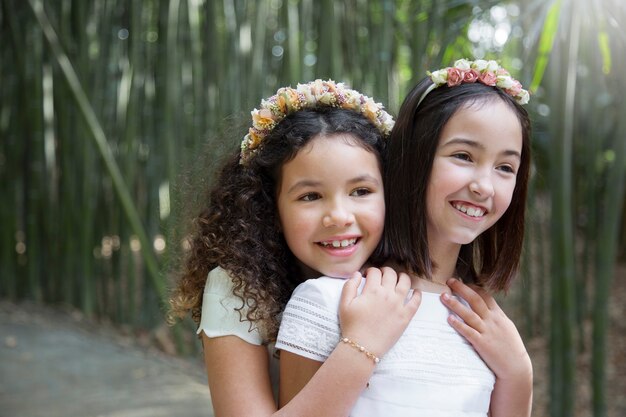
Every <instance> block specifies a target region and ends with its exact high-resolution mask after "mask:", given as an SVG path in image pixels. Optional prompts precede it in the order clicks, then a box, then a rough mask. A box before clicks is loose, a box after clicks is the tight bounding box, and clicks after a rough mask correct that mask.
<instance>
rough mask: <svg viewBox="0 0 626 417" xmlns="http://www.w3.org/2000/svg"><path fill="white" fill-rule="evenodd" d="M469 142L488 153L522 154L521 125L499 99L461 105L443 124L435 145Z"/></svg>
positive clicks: (515, 114)
mask: <svg viewBox="0 0 626 417" xmlns="http://www.w3.org/2000/svg"><path fill="white" fill-rule="evenodd" d="M455 138H460V139H471V140H472V141H475V142H477V143H479V144H481V145H482V147H484V148H488V149H490V150H496V149H506V150H511V151H516V152H518V153H520V154H521V151H522V140H523V136H522V124H521V122H520V120H519V117H518V115H517V113H516V112H515V110H514V109H513V108H511V106H509V105H508V104H507V103H505V102H504V101H502V100H500V99H497V98H495V99H486V100H479V101H474V102H471V103H467V104H465V105H463V106H461V107H460V108H459V109H458V110H457V111H456V112H455V113H454V114H453V115H452V117H450V119H449V120H448V122H447V123H446V124H445V125H444V127H443V129H442V131H441V135H440V140H439V146H445V145H446V143H447V142H448V141H450V140H452V139H455Z"/></svg>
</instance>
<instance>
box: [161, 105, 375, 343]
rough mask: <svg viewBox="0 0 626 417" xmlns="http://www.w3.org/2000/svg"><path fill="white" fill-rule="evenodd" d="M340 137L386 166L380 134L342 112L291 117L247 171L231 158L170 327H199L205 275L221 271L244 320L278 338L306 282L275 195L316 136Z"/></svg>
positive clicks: (200, 221)
mask: <svg viewBox="0 0 626 417" xmlns="http://www.w3.org/2000/svg"><path fill="white" fill-rule="evenodd" d="M340 133H341V134H349V135H350V136H352V137H353V138H354V139H355V141H354V143H355V144H356V145H358V146H362V147H363V148H364V149H367V150H368V151H371V152H373V153H375V154H376V156H377V157H378V159H379V162H380V164H381V167H382V163H383V160H384V156H383V153H384V150H385V146H384V142H383V138H382V135H381V133H380V131H379V130H378V129H377V128H376V127H375V126H374V125H373V124H372V123H371V122H370V121H369V120H368V119H366V118H365V117H364V116H362V115H360V114H358V113H356V112H353V111H350V110H343V109H338V108H319V109H315V110H303V111H298V112H295V113H293V114H290V115H289V116H287V117H286V118H285V119H283V120H282V121H281V122H280V123H279V124H278V125H277V126H276V127H275V128H274V130H273V131H272V132H271V133H270V134H268V135H267V136H266V137H265V138H264V140H263V143H262V145H261V146H260V148H259V150H258V152H256V154H255V156H254V158H252V159H251V160H250V161H249V162H248V163H247V164H246V165H245V166H244V165H241V164H240V155H239V151H238V150H237V151H235V152H233V154H232V155H231V156H230V157H229V158H228V159H227V160H226V161H225V164H224V165H223V167H222V168H221V170H220V171H219V172H218V175H217V180H216V182H215V185H214V186H213V187H212V188H211V190H210V193H209V196H208V199H207V201H205V202H204V206H205V208H204V209H202V210H201V212H200V214H199V215H198V216H197V217H196V218H195V219H194V226H195V229H194V230H193V231H192V234H191V237H190V240H189V243H190V250H189V252H188V253H187V256H186V259H185V262H184V265H183V267H182V271H181V272H180V273H179V274H178V278H177V282H176V285H175V287H174V288H173V290H172V291H171V296H170V300H169V302H170V310H169V312H168V321H169V322H170V323H173V322H175V321H176V319H177V318H182V317H185V316H186V315H187V314H188V313H191V317H192V318H193V319H194V321H195V322H196V323H199V321H200V316H201V312H202V295H203V292H204V287H205V284H206V280H207V275H208V273H209V272H210V271H211V270H212V269H213V268H216V267H218V266H219V267H222V268H223V269H225V270H226V271H227V272H228V273H229V275H230V277H231V279H232V282H233V294H234V295H235V296H237V297H238V298H240V299H241V301H242V303H241V307H240V308H239V309H238V310H239V314H240V319H241V320H248V321H249V322H250V326H251V328H253V327H258V328H259V330H261V331H262V332H263V334H264V335H265V336H266V338H267V340H274V339H275V338H276V334H277V332H278V327H279V324H280V313H281V312H282V310H283V309H284V307H285V305H286V303H287V301H288V300H289V297H290V295H291V292H292V291H293V289H294V288H295V286H296V285H297V284H299V283H300V281H301V278H302V276H303V275H302V272H301V271H300V269H299V266H298V263H297V260H296V259H295V257H294V256H293V254H292V253H291V251H290V250H289V248H288V246H287V244H286V242H285V239H284V237H283V235H282V233H281V231H280V219H279V217H278V211H277V208H276V190H277V189H278V184H279V181H280V175H281V168H282V166H283V164H285V163H286V162H288V161H290V160H291V159H293V158H294V157H295V156H296V154H297V153H298V151H299V150H300V149H302V148H303V147H304V146H305V145H306V144H307V143H308V142H309V141H310V140H311V139H312V138H314V137H316V136H318V135H333V134H340ZM244 307H245V310H247V312H246V313H245V317H244V314H243V310H244Z"/></svg>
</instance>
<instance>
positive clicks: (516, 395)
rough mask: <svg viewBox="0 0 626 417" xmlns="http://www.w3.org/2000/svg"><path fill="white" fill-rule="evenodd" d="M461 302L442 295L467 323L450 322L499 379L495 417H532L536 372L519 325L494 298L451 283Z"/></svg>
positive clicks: (494, 398)
mask: <svg viewBox="0 0 626 417" xmlns="http://www.w3.org/2000/svg"><path fill="white" fill-rule="evenodd" d="M448 285H449V286H450V288H451V289H452V291H454V292H455V293H457V294H459V295H460V296H461V297H462V298H463V299H465V300H466V301H467V302H468V304H469V308H468V307H467V306H466V305H464V304H463V303H461V302H460V301H459V300H457V299H455V298H453V297H449V296H448V295H447V294H442V298H441V299H442V302H443V303H444V304H445V305H446V306H447V307H448V308H450V310H452V311H453V312H454V313H456V314H457V315H458V316H459V317H460V318H461V319H462V320H463V321H461V320H459V319H458V318H456V317H454V316H453V315H450V317H449V318H448V322H449V323H450V325H451V326H452V327H454V329H455V330H456V331H458V332H459V333H460V334H461V335H462V336H463V337H465V338H466V339H467V341H468V342H469V343H471V344H472V346H473V347H474V349H476V352H478V354H479V355H480V356H481V358H482V359H483V360H484V361H485V363H486V364H487V366H489V368H491V370H492V371H493V372H494V374H495V375H496V383H495V386H494V389H493V392H492V394H491V404H490V408H489V415H490V416H491V417H502V416H505V417H528V416H530V412H531V408H532V396H533V369H532V363H531V361H530V357H529V356H528V352H527V351H526V348H525V347H524V342H523V341H522V338H521V336H520V334H519V332H518V331H517V329H516V327H515V324H513V322H512V321H511V320H510V319H509V318H508V317H507V316H506V314H505V313H504V311H502V309H501V308H500V306H499V305H498V303H496V301H495V300H494V298H493V297H492V296H491V295H489V294H488V293H487V292H486V291H484V290H483V289H481V288H478V287H469V286H467V285H465V284H463V283H462V282H461V281H459V280H455V279H451V280H448Z"/></svg>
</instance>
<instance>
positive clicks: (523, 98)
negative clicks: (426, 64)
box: [418, 59, 530, 106]
mask: <svg viewBox="0 0 626 417" xmlns="http://www.w3.org/2000/svg"><path fill="white" fill-rule="evenodd" d="M426 74H427V75H428V76H429V77H430V79H431V80H432V82H433V84H432V85H431V86H430V87H428V88H427V89H426V91H425V92H424V94H422V96H421V97H420V99H419V102H418V106H419V103H421V102H422V101H423V100H424V98H425V97H426V96H427V95H428V93H430V92H431V91H433V90H434V89H435V88H437V87H440V86H442V85H447V86H448V87H455V86H457V85H461V84H463V83H476V82H478V83H482V84H485V85H488V86H491V87H498V88H500V89H502V90H503V91H504V92H505V93H507V94H508V95H510V96H511V97H513V98H514V99H515V100H516V101H517V102H518V103H519V104H526V103H528V100H529V99H530V95H529V94H528V91H526V90H524V89H523V88H522V84H521V83H520V82H519V81H517V80H516V79H514V78H513V77H511V74H509V72H508V71H507V70H505V69H504V68H502V67H501V66H500V65H499V64H498V63H497V62H496V61H486V60H483V59H478V60H476V61H470V60H467V59H459V60H457V61H456V62H455V63H454V65H453V66H452V67H447V68H442V69H439V70H437V71H433V72H430V71H428V72H427V73H426Z"/></svg>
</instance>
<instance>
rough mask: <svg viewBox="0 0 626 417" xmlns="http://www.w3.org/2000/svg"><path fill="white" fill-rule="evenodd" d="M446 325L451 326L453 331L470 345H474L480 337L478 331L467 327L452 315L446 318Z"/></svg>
mask: <svg viewBox="0 0 626 417" xmlns="http://www.w3.org/2000/svg"><path fill="white" fill-rule="evenodd" d="M448 323H450V326H452V327H453V328H454V330H456V331H457V332H458V333H459V334H460V335H461V336H463V337H464V338H465V339H467V341H468V342H470V343H471V344H472V345H474V344H475V343H476V341H477V340H478V338H479V337H480V332H479V331H478V330H476V329H475V328H473V327H471V326H468V325H467V323H464V322H462V321H461V320H459V319H458V318H457V317H455V316H453V315H450V316H448Z"/></svg>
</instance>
